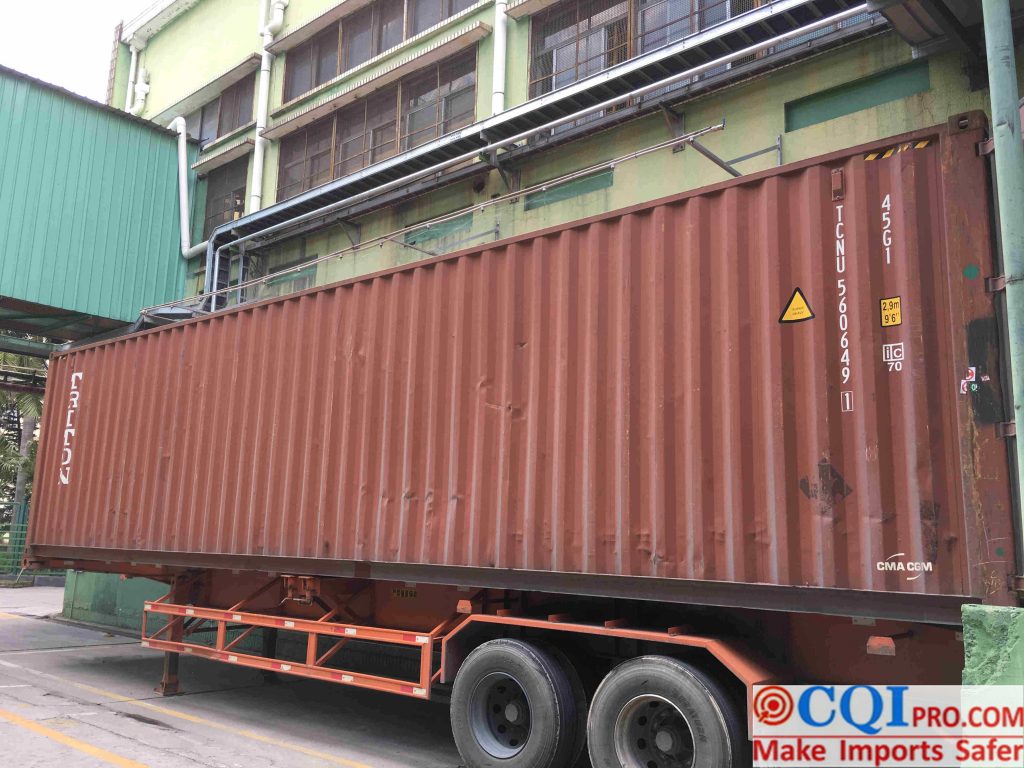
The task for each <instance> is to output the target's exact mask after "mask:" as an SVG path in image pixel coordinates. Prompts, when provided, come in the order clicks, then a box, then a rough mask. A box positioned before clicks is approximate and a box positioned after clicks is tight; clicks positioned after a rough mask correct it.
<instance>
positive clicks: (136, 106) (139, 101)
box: [128, 67, 149, 117]
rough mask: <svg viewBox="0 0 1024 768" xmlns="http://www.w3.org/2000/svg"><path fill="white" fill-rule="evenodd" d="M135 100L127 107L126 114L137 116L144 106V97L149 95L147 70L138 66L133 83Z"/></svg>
mask: <svg viewBox="0 0 1024 768" xmlns="http://www.w3.org/2000/svg"><path fill="white" fill-rule="evenodd" d="M133 90H134V91H135V100H134V101H133V102H132V105H131V106H130V107H128V114H129V115H134V116H136V117H138V116H139V115H141V114H142V110H144V109H145V108H146V97H147V96H148V95H149V70H147V69H146V68H145V67H139V76H138V80H137V81H136V83H135V88H134V89H133Z"/></svg>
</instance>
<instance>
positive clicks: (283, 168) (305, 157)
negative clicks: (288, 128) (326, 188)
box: [277, 116, 334, 200]
mask: <svg viewBox="0 0 1024 768" xmlns="http://www.w3.org/2000/svg"><path fill="white" fill-rule="evenodd" d="M333 132H334V117H333V116H332V117H328V118H326V119H324V120H321V121H319V122H317V123H313V125H311V126H309V127H308V128H306V129H305V130H303V131H299V132H298V133H296V134H295V135H294V136H290V137H288V138H287V139H285V140H284V141H282V142H281V164H280V169H279V178H278V180H277V195H278V199H279V200H284V199H286V198H289V197H294V196H295V195H297V194H299V193H300V192H305V191H306V190H307V189H312V188H313V187H318V186H320V185H321V184H323V183H325V182H327V181H330V179H331V137H332V135H333Z"/></svg>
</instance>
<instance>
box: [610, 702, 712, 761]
mask: <svg viewBox="0 0 1024 768" xmlns="http://www.w3.org/2000/svg"><path fill="white" fill-rule="evenodd" d="M613 735H614V742H615V754H616V756H617V757H618V758H619V763H621V764H622V766H623V768H693V764H694V760H695V758H696V752H695V749H694V743H693V731H692V729H691V728H690V724H689V723H688V722H687V720H686V717H685V716H684V715H683V713H682V712H681V711H680V710H679V707H677V706H676V705H675V704H673V703H672V702H671V701H669V700H668V699H666V698H664V697H662V696H655V695H653V694H646V695H643V696H637V697H636V698H634V699H631V700H630V701H629V702H627V703H626V705H625V706H624V707H623V708H622V709H621V710H619V715H618V717H617V718H616V719H615V726H614V734H613Z"/></svg>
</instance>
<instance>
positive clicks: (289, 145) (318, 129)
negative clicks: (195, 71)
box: [277, 51, 476, 201]
mask: <svg viewBox="0 0 1024 768" xmlns="http://www.w3.org/2000/svg"><path fill="white" fill-rule="evenodd" d="M475 67H476V53H475V51H471V52H467V53H464V54H459V55H457V56H454V57H452V58H449V59H446V60H445V61H442V62H440V63H438V64H435V65H433V66H430V67H427V68H426V69H423V70H421V71H419V72H416V73H415V74H413V75H409V76H408V77H406V78H405V79H404V80H402V81H401V82H399V83H398V84H397V85H393V86H390V87H388V88H385V89H383V90H381V91H379V92H378V93H374V94H372V95H370V96H368V97H366V98H365V99H361V100H359V101H357V102H355V103H354V104H349V105H348V106H346V107H343V108H342V109H340V110H338V111H337V112H335V113H334V114H333V115H330V116H329V117H326V118H324V119H323V120H320V121H319V122H317V123H314V124H313V125H311V126H309V127H308V128H305V129H303V130H301V131H299V132H297V133H295V134H293V135H291V136H289V137H287V138H285V139H283V140H282V142H281V160H280V167H279V170H278V185H277V199H278V200H279V201H280V200H286V199H288V198H289V197H294V196H295V195H297V194H299V193H301V192H305V191H306V190H307V189H312V188H313V187H316V186H319V185H321V184H324V183H326V182H328V181H330V180H331V179H332V178H335V179H337V178H341V177H342V176H347V175H349V174H351V173H355V172H356V171H358V170H360V169H361V168H365V167H366V166H368V165H371V164H372V163H376V162H380V161H381V160H385V159H387V158H389V157H391V156H392V155H395V154H397V153H398V152H399V151H404V150H407V149H412V148H413V147H418V146H419V145H421V144H424V143H426V142H428V141H430V140H431V139H435V138H437V137H439V136H441V135H443V134H445V133H450V132H451V131H454V130H457V129H459V128H462V127H464V126H466V125H469V124H470V123H472V122H473V120H474V119H475V117H476V68H475Z"/></svg>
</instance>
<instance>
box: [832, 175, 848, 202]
mask: <svg viewBox="0 0 1024 768" xmlns="http://www.w3.org/2000/svg"><path fill="white" fill-rule="evenodd" d="M845 196H846V180H845V179H844V178H843V169H842V168H834V169H833V170H832V200H833V202H835V201H837V200H842V199H843V197H845Z"/></svg>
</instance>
